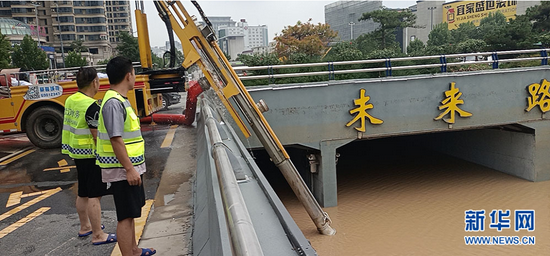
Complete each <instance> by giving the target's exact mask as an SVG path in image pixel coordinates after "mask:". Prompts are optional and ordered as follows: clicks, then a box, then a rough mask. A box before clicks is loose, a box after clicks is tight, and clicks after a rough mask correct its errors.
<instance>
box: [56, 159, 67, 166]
mask: <svg viewBox="0 0 550 256" xmlns="http://www.w3.org/2000/svg"><path fill="white" fill-rule="evenodd" d="M67 164H68V163H67V160H65V159H61V161H58V162H57V165H59V166H65V165H67Z"/></svg>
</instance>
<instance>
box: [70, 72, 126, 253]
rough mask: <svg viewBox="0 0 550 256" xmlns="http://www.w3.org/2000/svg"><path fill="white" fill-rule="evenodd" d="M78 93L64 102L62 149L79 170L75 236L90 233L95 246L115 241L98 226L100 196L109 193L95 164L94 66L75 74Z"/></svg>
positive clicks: (97, 109) (96, 87) (95, 86)
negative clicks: (76, 229) (78, 224)
mask: <svg viewBox="0 0 550 256" xmlns="http://www.w3.org/2000/svg"><path fill="white" fill-rule="evenodd" d="M76 80H77V81H76V82H77V85H78V92H77V93H75V94H73V95H71V96H70V97H68V98H67V100H66V101H65V114H64V119H63V137H62V146H61V152H62V153H64V154H67V155H69V156H70V157H71V158H73V159H74V162H75V165H76V170H77V172H78V196H77V198H76V210H77V212H78V217H79V219H80V231H79V232H78V237H86V236H89V235H92V234H93V235H92V243H93V244H94V245H100V244H107V243H113V242H116V241H117V239H116V235H115V234H106V233H105V232H103V230H102V229H103V228H105V227H103V225H101V203H100V200H101V197H102V196H104V195H107V194H109V193H110V192H109V191H108V190H107V184H105V183H103V182H102V181H101V169H100V168H99V166H97V165H96V163H95V162H96V158H95V152H94V151H95V144H96V143H95V141H96V137H97V123H98V117H99V105H98V103H97V101H96V100H95V99H93V97H94V96H95V94H96V93H97V91H98V90H99V78H98V77H97V72H96V70H95V69H94V68H81V69H80V71H79V72H78V74H77V76H76Z"/></svg>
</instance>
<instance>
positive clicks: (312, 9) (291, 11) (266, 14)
mask: <svg viewBox="0 0 550 256" xmlns="http://www.w3.org/2000/svg"><path fill="white" fill-rule="evenodd" d="M181 2H182V3H183V5H184V7H185V9H186V10H187V11H188V12H189V13H191V14H192V15H195V16H197V17H200V15H198V12H197V11H196V8H195V6H193V4H192V3H191V1H188V0H182V1H181ZM198 2H199V4H200V5H201V7H202V9H203V11H204V13H205V14H206V16H207V17H208V16H230V17H231V18H232V19H233V20H234V21H239V20H240V19H246V21H247V22H248V24H249V25H250V26H256V25H267V27H268V33H269V41H270V42H271V41H273V37H275V35H276V34H279V33H280V32H281V31H282V30H283V28H284V27H285V26H288V25H295V24H296V22H297V21H302V22H306V21H307V20H308V19H310V18H311V19H312V21H313V22H314V23H319V22H321V23H324V22H325V5H327V4H330V3H333V2H336V1H334V0H333V1H311V0H310V1H273V0H272V1H265V0H264V1H242V0H241V1H211V0H199V1H198ZM415 3H416V1H415V0H405V1H393V0H392V1H388V0H384V1H383V5H384V6H387V7H390V8H405V7H409V6H411V5H414V4H415ZM130 5H131V8H132V24H133V26H134V31H136V29H135V18H134V12H133V10H134V9H135V4H134V2H133V1H131V3H130ZM145 13H146V14H147V23H148V26H149V38H150V40H151V46H163V45H164V43H165V41H166V40H168V35H167V31H166V28H165V26H164V24H163V23H162V21H161V20H160V18H159V16H158V14H157V11H156V9H155V6H154V5H153V3H152V1H145ZM199 20H200V18H199ZM134 35H136V36H137V33H135V34H134ZM176 38H177V37H176Z"/></svg>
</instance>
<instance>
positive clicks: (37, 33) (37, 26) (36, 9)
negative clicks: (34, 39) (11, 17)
mask: <svg viewBox="0 0 550 256" xmlns="http://www.w3.org/2000/svg"><path fill="white" fill-rule="evenodd" d="M32 5H33V6H34V15H35V17H36V35H37V36H38V46H39V47H40V46H41V44H40V22H38V6H40V5H39V4H37V3H32Z"/></svg>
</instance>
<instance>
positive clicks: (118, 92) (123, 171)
mask: <svg viewBox="0 0 550 256" xmlns="http://www.w3.org/2000/svg"><path fill="white" fill-rule="evenodd" d="M107 76H109V82H110V83H111V89H110V90H109V91H107V92H106V93H105V96H104V97H103V101H102V103H101V110H100V113H99V124H98V128H97V131H98V139H97V163H98V164H99V166H100V167H101V175H102V179H103V182H108V184H110V185H111V189H112V190H113V197H114V199H115V206H116V214H117V220H118V224H117V236H118V245H119V247H120V251H121V253H122V255H123V256H130V255H141V256H149V255H153V254H155V253H156V251H155V249H152V248H143V249H142V248H139V247H138V246H137V242H136V238H135V236H136V234H135V223H134V219H135V218H139V217H141V208H142V207H143V206H144V205H145V190H144V188H143V183H142V180H141V178H142V175H143V173H145V171H146V167H145V142H144V140H143V137H142V136H141V130H140V123H139V118H138V117H137V115H136V113H135V112H134V110H133V109H132V106H131V104H130V102H129V101H128V92H129V91H131V90H133V89H134V83H135V80H136V75H135V71H134V67H133V66H132V62H131V61H130V60H129V59H127V58H124V57H121V56H119V57H115V58H114V59H112V60H110V61H109V63H107Z"/></svg>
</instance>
